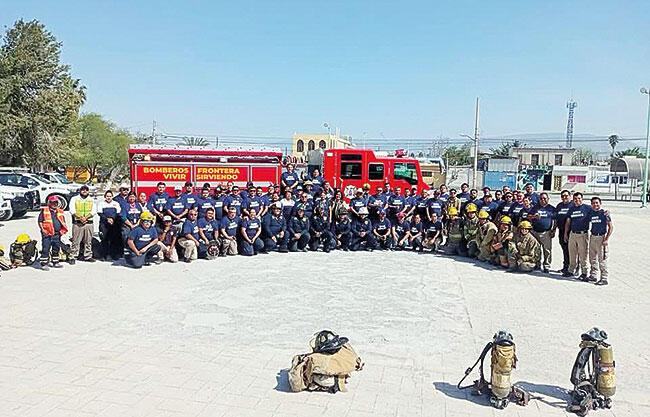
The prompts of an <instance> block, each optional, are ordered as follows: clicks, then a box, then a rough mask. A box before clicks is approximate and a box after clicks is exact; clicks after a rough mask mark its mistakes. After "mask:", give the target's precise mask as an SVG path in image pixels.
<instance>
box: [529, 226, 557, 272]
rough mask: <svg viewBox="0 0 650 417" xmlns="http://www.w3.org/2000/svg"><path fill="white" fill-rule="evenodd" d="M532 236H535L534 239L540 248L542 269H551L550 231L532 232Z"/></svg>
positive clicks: (551, 240) (551, 241) (551, 247)
mask: <svg viewBox="0 0 650 417" xmlns="http://www.w3.org/2000/svg"><path fill="white" fill-rule="evenodd" d="M533 236H535V239H537V241H538V242H539V244H540V245H541V246H542V256H543V257H544V261H543V263H542V267H543V268H544V269H551V260H552V253H553V239H552V238H551V231H550V230H546V231H544V232H536V231H534V230H533Z"/></svg>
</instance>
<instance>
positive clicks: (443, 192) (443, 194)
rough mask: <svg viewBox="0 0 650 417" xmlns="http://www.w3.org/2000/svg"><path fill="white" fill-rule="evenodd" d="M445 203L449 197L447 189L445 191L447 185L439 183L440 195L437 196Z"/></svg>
mask: <svg viewBox="0 0 650 417" xmlns="http://www.w3.org/2000/svg"><path fill="white" fill-rule="evenodd" d="M439 198H440V199H441V200H442V201H443V202H444V203H445V204H447V200H448V199H449V191H447V186H446V185H445V184H440V197H439Z"/></svg>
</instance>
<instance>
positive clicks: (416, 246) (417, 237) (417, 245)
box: [408, 214, 424, 252]
mask: <svg viewBox="0 0 650 417" xmlns="http://www.w3.org/2000/svg"><path fill="white" fill-rule="evenodd" d="M423 239H424V224H423V223H422V219H421V218H420V215H419V214H416V215H415V216H413V221H412V222H411V227H410V228H409V238H408V240H409V244H410V245H411V248H412V249H413V250H417V251H418V252H422V251H423V250H424V247H423V246H422V240H423Z"/></svg>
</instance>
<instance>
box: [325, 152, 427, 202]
mask: <svg viewBox="0 0 650 417" xmlns="http://www.w3.org/2000/svg"><path fill="white" fill-rule="evenodd" d="M322 171H323V178H325V180H326V181H329V182H330V184H331V185H332V187H334V188H339V189H341V190H343V191H344V195H345V196H346V197H347V198H352V197H353V196H354V190H355V189H356V188H358V187H362V186H363V184H366V183H368V184H370V187H371V189H372V190H373V191H374V189H375V188H376V187H378V186H383V185H384V183H385V182H389V183H390V186H391V187H400V188H402V189H404V188H407V187H408V188H412V187H417V189H418V193H419V192H421V191H422V190H428V189H429V185H427V184H426V183H425V182H424V180H423V179H422V172H421V171H420V163H419V162H418V160H417V159H412V158H404V157H401V156H385V157H384V156H376V155H375V153H374V152H373V151H372V150H369V149H328V150H325V151H324V157H323V164H322Z"/></svg>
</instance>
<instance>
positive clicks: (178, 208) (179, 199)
mask: <svg viewBox="0 0 650 417" xmlns="http://www.w3.org/2000/svg"><path fill="white" fill-rule="evenodd" d="M182 194H183V189H182V188H181V187H180V186H179V185H177V186H176V187H174V196H173V197H170V198H169V200H167V206H166V207H165V210H166V212H167V214H168V215H169V216H170V217H171V218H172V221H173V222H174V223H176V224H179V223H182V222H183V219H184V218H185V215H186V214H187V205H186V203H185V198H184V197H183V195H182Z"/></svg>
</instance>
